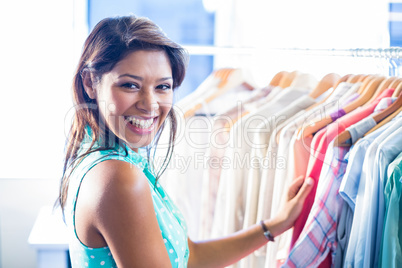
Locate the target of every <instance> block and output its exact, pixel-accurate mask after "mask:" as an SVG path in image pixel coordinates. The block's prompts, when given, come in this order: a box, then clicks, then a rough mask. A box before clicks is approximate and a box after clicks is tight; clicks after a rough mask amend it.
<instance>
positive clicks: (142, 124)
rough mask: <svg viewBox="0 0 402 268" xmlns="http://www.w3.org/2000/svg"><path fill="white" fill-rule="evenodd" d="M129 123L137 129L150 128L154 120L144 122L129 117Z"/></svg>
mask: <svg viewBox="0 0 402 268" xmlns="http://www.w3.org/2000/svg"><path fill="white" fill-rule="evenodd" d="M128 121H129V122H130V123H131V124H133V125H134V126H136V127H139V128H149V127H150V126H151V125H152V124H153V122H154V119H153V118H152V119H148V120H142V119H138V118H135V117H129V118H128Z"/></svg>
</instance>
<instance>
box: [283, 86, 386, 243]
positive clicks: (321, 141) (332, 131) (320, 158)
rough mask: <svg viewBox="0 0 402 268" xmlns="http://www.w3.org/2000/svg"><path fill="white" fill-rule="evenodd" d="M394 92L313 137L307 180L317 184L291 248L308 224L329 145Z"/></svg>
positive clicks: (294, 235)
mask: <svg viewBox="0 0 402 268" xmlns="http://www.w3.org/2000/svg"><path fill="white" fill-rule="evenodd" d="M393 92H394V89H387V90H384V91H383V92H382V93H381V94H380V95H379V96H378V97H377V98H376V99H375V100H374V101H373V102H372V103H370V104H369V105H367V106H365V107H359V108H357V109H356V110H354V111H352V112H350V113H348V114H346V115H345V116H343V117H341V118H339V119H338V120H336V121H335V122H332V123H331V124H329V125H328V126H327V127H326V128H323V129H321V130H320V131H318V132H317V134H316V135H315V136H314V137H313V140H312V142H311V149H310V158H309V165H308V168H307V172H306V178H308V177H311V178H312V179H314V181H315V184H314V187H313V189H312V190H311V192H310V193H309V195H308V196H307V198H306V201H305V203H304V206H303V210H302V213H301V214H300V216H299V218H298V219H297V220H296V222H295V225H294V229H293V236H292V242H291V248H292V247H293V245H294V244H295V242H296V240H297V239H298V237H299V235H300V233H301V231H302V230H303V227H304V224H305V223H306V220H307V218H308V215H309V213H310V210H311V207H312V205H313V203H314V198H315V193H316V190H317V185H318V179H319V177H320V172H321V168H322V165H323V163H324V159H325V153H326V151H327V148H328V144H329V143H330V142H331V141H332V140H333V139H335V137H336V136H337V135H338V134H339V133H341V132H342V131H344V130H345V129H346V128H347V127H349V126H351V125H353V124H354V123H356V122H358V121H360V120H362V119H364V118H365V117H367V116H369V115H370V114H372V113H373V111H374V109H375V107H376V106H377V104H378V102H379V101H380V100H381V99H382V98H385V97H391V96H392V94H393Z"/></svg>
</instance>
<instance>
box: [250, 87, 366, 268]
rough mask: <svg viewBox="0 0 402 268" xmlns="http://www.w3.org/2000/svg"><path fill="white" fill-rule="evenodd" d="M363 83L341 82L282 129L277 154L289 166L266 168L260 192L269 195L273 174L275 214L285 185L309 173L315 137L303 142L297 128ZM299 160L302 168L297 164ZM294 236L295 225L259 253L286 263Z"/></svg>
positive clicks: (341, 102)
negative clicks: (269, 183) (297, 137)
mask: <svg viewBox="0 0 402 268" xmlns="http://www.w3.org/2000/svg"><path fill="white" fill-rule="evenodd" d="M359 87H360V83H357V84H351V83H345V82H342V83H340V84H339V85H338V86H337V87H336V88H335V89H334V90H333V92H332V94H331V95H330V96H329V97H328V99H327V100H326V101H325V102H324V103H322V104H320V105H318V106H317V107H315V108H313V109H311V110H309V111H300V112H299V113H298V114H296V115H295V116H294V117H293V118H290V120H289V121H290V122H289V123H287V125H286V126H285V127H284V128H283V129H282V130H281V131H280V135H279V141H278V144H277V154H276V158H277V159H282V161H283V162H284V163H285V166H284V167H283V168H278V169H274V170H271V169H265V170H263V175H262V181H261V185H262V186H261V188H260V193H259V197H260V198H262V197H264V196H266V193H265V182H266V181H267V180H268V178H271V177H272V178H273V179H274V180H275V182H274V189H273V192H272V206H271V215H276V214H277V212H278V209H279V208H280V205H281V204H283V202H284V201H285V200H284V198H283V197H284V196H285V193H284V189H287V188H288V187H289V186H290V184H291V183H292V181H293V179H294V178H296V177H298V176H300V175H304V174H305V173H306V168H307V165H308V156H309V151H307V150H305V149H306V148H309V147H310V146H311V144H310V143H311V138H309V137H308V138H306V139H304V140H303V142H300V143H299V142H298V141H300V140H297V139H296V131H297V129H298V128H300V127H301V126H302V125H303V124H305V123H308V124H309V123H312V121H311V120H313V119H314V118H317V117H319V116H320V115H324V116H327V115H329V114H330V113H331V111H333V110H335V109H337V107H339V106H340V105H345V104H346V103H347V102H348V99H349V96H350V95H352V94H354V93H355V92H357V90H358V89H359ZM272 143H273V144H274V145H275V144H276V140H275V139H274V141H272ZM273 147H276V146H271V141H270V148H273ZM269 150H270V149H269ZM295 159H296V160H295ZM304 160H305V161H304ZM296 163H297V167H298V168H295V167H296ZM271 171H272V172H271ZM258 204H259V207H258V215H259V216H258V217H257V218H265V216H266V215H265V214H264V213H265V210H266V209H265V203H264V201H261V199H260V201H259V202H258ZM261 215H262V216H261ZM291 237H292V229H289V230H287V231H286V232H285V233H283V234H281V235H280V236H278V237H276V238H275V243H269V244H268V245H267V246H266V247H262V248H261V249H259V250H257V251H256V252H259V254H262V252H266V260H265V267H266V268H270V267H275V266H277V263H278V261H280V262H281V263H283V262H282V260H283V261H284V260H285V259H286V258H287V256H288V254H289V245H290V242H291ZM265 248H266V249H265ZM260 251H261V252H260Z"/></svg>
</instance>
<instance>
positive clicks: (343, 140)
mask: <svg viewBox="0 0 402 268" xmlns="http://www.w3.org/2000/svg"><path fill="white" fill-rule="evenodd" d="M395 78H396V77H395ZM395 80H398V79H397V78H396V79H392V80H391V83H392V81H395ZM384 81H385V80H384ZM383 84H384V82H383V83H381V84H380V86H383V87H384V85H383ZM387 88H392V87H386V86H385V89H387ZM394 93H395V92H394ZM400 107H402V95H399V97H398V98H397V99H396V100H395V102H394V103H392V104H391V105H390V106H389V107H387V108H386V109H384V110H382V111H381V112H379V113H378V114H376V115H374V116H373V119H374V121H375V122H376V123H377V125H378V124H379V123H380V122H381V121H383V120H384V119H386V118H387V117H388V116H389V115H391V114H393V113H394V112H395V111H396V110H398V108H400ZM391 119H392V118H391ZM377 125H376V126H375V127H377ZM375 127H374V128H375ZM374 128H373V130H370V131H368V132H367V133H366V134H365V135H364V136H366V135H367V134H369V133H371V132H372V131H374ZM375 129H377V128H375ZM350 139H351V136H350V132H349V131H348V130H344V131H343V132H342V133H341V134H339V135H338V136H337V137H336V138H335V140H334V145H335V146H338V147H349V146H351V144H350V143H347V141H349V140H350Z"/></svg>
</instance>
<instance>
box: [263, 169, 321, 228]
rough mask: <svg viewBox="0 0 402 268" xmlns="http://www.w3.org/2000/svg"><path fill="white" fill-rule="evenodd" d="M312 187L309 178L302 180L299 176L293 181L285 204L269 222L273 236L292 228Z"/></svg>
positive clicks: (311, 181) (312, 181)
mask: <svg viewBox="0 0 402 268" xmlns="http://www.w3.org/2000/svg"><path fill="white" fill-rule="evenodd" d="M313 185H314V180H313V179H311V178H308V179H306V180H304V177H303V176H301V177H298V178H297V179H295V181H294V182H293V183H292V185H291V186H290V187H289V189H288V192H287V199H286V201H285V203H284V204H283V205H282V207H281V208H280V210H279V212H278V214H277V215H276V216H275V217H274V218H272V219H271V220H270V221H269V226H270V228H269V230H270V232H271V233H272V235H273V236H277V235H280V234H281V233H283V232H285V231H286V230H288V229H289V228H291V227H292V226H293V224H294V222H295V221H296V219H297V218H298V217H299V215H300V213H301V211H302V209H303V204H304V201H305V200H306V197H307V196H308V194H309V193H310V191H311V189H312V188H313Z"/></svg>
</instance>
